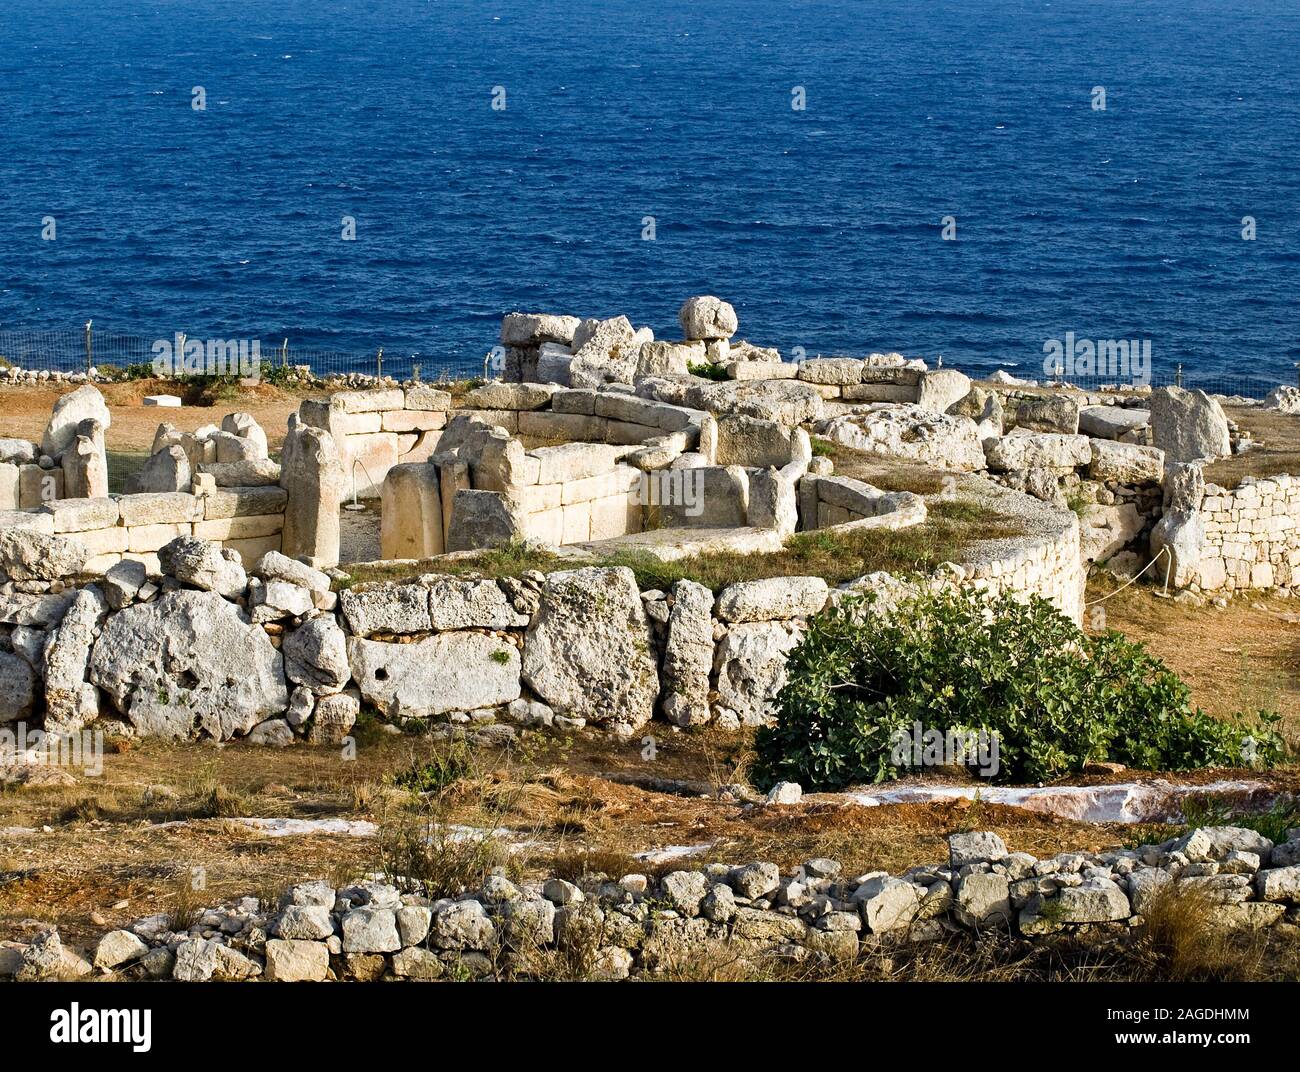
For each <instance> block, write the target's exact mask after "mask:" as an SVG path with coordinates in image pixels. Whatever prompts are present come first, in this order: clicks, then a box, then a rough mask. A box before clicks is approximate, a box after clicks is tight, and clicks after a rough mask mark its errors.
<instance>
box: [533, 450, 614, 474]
mask: <svg viewBox="0 0 1300 1072" xmlns="http://www.w3.org/2000/svg"><path fill="white" fill-rule="evenodd" d="M529 453H530V454H531V455H532V456H533V457H534V458H536V459H537V460H538V462H539V463H540V468H539V472H538V476H537V482H538V483H539V484H561V483H565V482H567V481H572V480H581V479H583V478H584V477H589V476H595V475H596V474H597V473H604V472H608V471H609V470H611V469H613V467H614V465H615V463H616V460H617V457H618V455H617V453H616V452H615V450H614V448H613V447H611V446H608V445H606V444H603V443H565V444H563V445H561V446H558V447H538V448H537V449H536V450H533V451H529Z"/></svg>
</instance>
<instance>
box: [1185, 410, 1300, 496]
mask: <svg viewBox="0 0 1300 1072" xmlns="http://www.w3.org/2000/svg"><path fill="white" fill-rule="evenodd" d="M1223 412H1224V413H1225V414H1227V417H1228V419H1229V420H1231V421H1235V422H1236V423H1237V425H1238V427H1239V428H1241V429H1242V430H1243V431H1246V432H1249V433H1250V435H1251V438H1252V439H1254V440H1255V442H1256V444H1257V445H1256V446H1254V447H1252V448H1251V449H1250V450H1248V451H1246V453H1245V454H1234V455H1232V457H1230V458H1220V459H1219V460H1218V461H1217V462H1212V463H1211V464H1209V465H1207V466H1206V467H1205V481H1206V483H1208V484H1218V485H1219V486H1220V487H1224V488H1235V487H1237V486H1238V485H1239V484H1240V483H1241V481H1242V479H1243V478H1244V477H1248V476H1253V477H1266V476H1276V475H1277V474H1279V473H1297V474H1300V414H1294V413H1279V412H1278V411H1277V410H1271V409H1263V408H1262V407H1260V406H1224V407H1223Z"/></svg>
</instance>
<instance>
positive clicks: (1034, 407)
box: [1012, 394, 1079, 435]
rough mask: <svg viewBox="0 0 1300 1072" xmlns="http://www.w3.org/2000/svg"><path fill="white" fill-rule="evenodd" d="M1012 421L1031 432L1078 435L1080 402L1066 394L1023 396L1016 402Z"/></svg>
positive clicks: (1018, 426)
mask: <svg viewBox="0 0 1300 1072" xmlns="http://www.w3.org/2000/svg"><path fill="white" fill-rule="evenodd" d="M1012 423H1013V424H1014V425H1015V426H1016V427H1017V428H1023V429H1025V430H1026V431H1030V432H1046V433H1050V434H1055V435H1076V434H1077V433H1078V431H1079V403H1078V401H1077V400H1076V399H1074V398H1071V397H1070V396H1069V395H1064V394H1050V395H1037V396H1034V397H1032V398H1022V399H1020V401H1019V402H1017V403H1016V407H1015V412H1014V416H1013V418H1012Z"/></svg>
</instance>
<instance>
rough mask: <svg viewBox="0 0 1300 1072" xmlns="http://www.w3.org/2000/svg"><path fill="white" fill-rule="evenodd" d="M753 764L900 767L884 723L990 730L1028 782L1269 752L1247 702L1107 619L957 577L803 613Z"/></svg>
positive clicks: (1226, 762)
mask: <svg viewBox="0 0 1300 1072" xmlns="http://www.w3.org/2000/svg"><path fill="white" fill-rule="evenodd" d="M788 667H789V676H788V679H787V683H786V685H785V687H784V688H783V689H782V691H781V693H780V695H779V697H778V707H779V716H778V720H777V723H776V725H775V726H772V727H769V728H765V729H763V730H760V731H759V733H758V736H757V740H756V749H757V753H758V762H757V764H756V767H755V777H756V779H757V780H758V781H759V783H760V784H764V783H765V782H772V781H776V780H779V779H783V778H784V779H791V780H794V781H799V782H801V783H802V784H803V785H804V786H805V787H808V786H812V787H815V788H820V789H832V788H838V787H842V786H845V785H851V784H854V783H863V782H881V781H885V780H887V779H890V778H894V777H898V776H899V775H900V774H901V773H904V770H902V769H900V767H899V765H898V763H897V761H896V760H897V757H896V756H895V754H894V751H895V750H894V745H895V743H896V742H897V740H898V736H897V735H898V734H900V733H905V734H909V735H910V734H911V733H912V729H913V727H914V726H915V725H918V724H919V725H920V726H921V727H922V729H923V731H930V730H938V731H940V732H942V733H947V732H948V731H954V732H958V733H980V732H983V733H985V734H989V735H996V738H997V742H998V760H999V770H998V771H997V773H996V775H995V778H996V780H998V781H1011V782H1026V781H1028V782H1033V781H1041V780H1047V779H1052V778H1056V777H1059V776H1061V775H1063V774H1066V773H1068V772H1071V771H1079V770H1081V769H1082V768H1083V766H1084V764H1086V763H1089V762H1094V761H1101V760H1109V761H1113V762H1119V763H1124V764H1126V765H1128V766H1132V767H1138V768H1142V769H1148V770H1156V769H1159V770H1189V769H1192V768H1196V767H1208V766H1241V765H1248V764H1254V765H1271V764H1273V763H1276V762H1277V761H1278V760H1279V759H1280V758H1281V757H1282V754H1283V746H1282V742H1281V738H1280V737H1279V736H1278V735H1277V733H1276V732H1275V731H1274V730H1273V728H1272V726H1273V724H1274V723H1275V722H1276V721H1277V718H1278V716H1276V715H1270V714H1267V713H1265V712H1260V714H1259V717H1258V718H1257V719H1255V720H1252V722H1251V724H1250V725H1249V726H1248V725H1247V723H1246V721H1245V720H1244V719H1237V720H1235V721H1223V720H1219V719H1215V718H1213V717H1211V716H1210V715H1207V714H1205V713H1204V712H1203V711H1201V710H1200V709H1193V708H1192V707H1191V706H1190V704H1189V701H1188V697H1189V694H1190V690H1189V689H1188V687H1187V686H1186V685H1185V684H1183V682H1182V681H1181V680H1180V679H1179V678H1178V677H1177V675H1176V674H1174V673H1173V672H1172V671H1171V670H1169V669H1168V668H1167V667H1166V666H1165V665H1164V664H1163V663H1162V662H1161V661H1160V660H1159V659H1157V658H1156V657H1155V656H1153V655H1151V654H1150V653H1149V652H1147V651H1146V649H1145V648H1144V647H1143V646H1142V645H1141V644H1137V643H1133V642H1131V641H1128V640H1125V639H1124V637H1123V636H1121V635H1120V634H1119V633H1115V632H1111V633H1107V634H1106V635H1105V636H1099V637H1089V636H1087V635H1086V634H1084V633H1083V632H1082V631H1081V630H1080V629H1079V628H1078V627H1077V626H1076V625H1075V624H1074V623H1073V622H1072V621H1070V620H1069V619H1068V618H1066V617H1065V616H1063V615H1062V614H1060V612H1058V611H1057V610H1056V609H1055V608H1054V607H1053V606H1052V605H1051V604H1050V603H1048V602H1046V601H1045V600H1042V599H1040V598H1037V597H1034V598H1033V599H1032V600H1031V601H1030V602H1029V603H1027V604H1026V603H1021V602H1019V601H1017V600H1016V599H1014V598H1012V597H1011V596H1010V595H1004V596H999V597H990V596H988V595H986V594H982V593H979V592H976V591H974V590H971V589H961V590H956V591H952V590H945V591H941V592H939V593H934V594H932V593H926V594H921V595H917V596H915V597H913V598H910V599H908V600H905V601H904V602H903V603H901V604H900V605H899V606H898V608H897V609H896V611H895V612H893V613H890V614H888V615H886V614H883V613H879V612H877V611H876V610H875V609H874V608H873V605H872V603H871V600H870V598H869V597H868V598H850V599H848V600H846V601H844V603H843V604H841V606H840V607H838V608H834V609H832V610H829V611H827V612H825V613H824V614H820V615H817V616H815V617H814V618H813V619H811V620H810V622H809V625H808V630H807V632H806V634H805V636H804V637H803V639H802V641H801V642H800V644H799V645H798V646H797V647H796V648H795V650H794V651H793V652H792V653H791V656H790V659H789V662H788Z"/></svg>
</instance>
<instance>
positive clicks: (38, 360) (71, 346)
mask: <svg viewBox="0 0 1300 1072" xmlns="http://www.w3.org/2000/svg"><path fill="white" fill-rule="evenodd" d="M184 338H185V337H184V336H180V337H179V339H180V340H183V339H184ZM177 341H178V338H177V336H175V335H166V336H159V335H155V336H146V335H130V334H125V333H123V332H114V331H101V330H100V329H98V328H95V327H93V325H92V326H88V327H87V328H56V329H53V330H32V331H28V330H22V329H0V359H3V361H5V362H8V363H9V364H10V365H14V366H17V367H19V368H23V369H30V370H35V371H40V370H48V371H51V372H85V371H86V369H87V368H89V367H92V366H93V367H95V368H98V369H100V370H101V371H104V370H107V369H110V368H111V369H115V370H121V371H127V370H131V369H132V366H135V367H136V370H137V371H139V372H140V373H144V372H145V369H144V368H143V366H150V367H152V366H153V362H154V358H155V357H156V356H157V351H156V349H155V348H156V347H157V346H158V344H159V343H167V344H169V345H171V346H172V347H175V345H176V343H177ZM207 341H209V342H211V341H212V340H207ZM218 341H220V340H218ZM239 341H240V342H241V343H242V342H249V343H251V344H252V347H253V350H254V353H256V355H257V363H260V364H261V365H263V366H264V367H269V368H270V369H276V368H285V369H288V368H294V367H304V366H305V367H308V368H310V369H311V372H312V373H313V375H316V376H319V377H321V378H323V379H328V378H330V377H335V376H348V375H354V374H363V375H369V376H385V375H386V376H392V377H394V378H396V379H408V378H412V377H418V378H419V379H423V380H460V379H469V378H473V377H484V378H487V377H489V376H492V375H494V370H495V369H497V368H499V363H500V348H499V347H493V348H491V349H487V348H485V352H484V354H483V355H482V356H481V357H443V358H439V357H430V356H428V355H421V354H418V353H415V354H412V353H410V352H409V351H396V350H389V351H386V350H384V349H380V348H377V349H375V350H372V351H367V352H361V351H356V350H337V349H319V348H313V347H305V346H298V345H295V344H294V343H292V342H291V341H290V340H288V339H277V340H273V341H272V340H262V339H254V340H239ZM3 367H4V366H3V364H0V368H3ZM966 371H968V372H970V374H971V375H972V376H975V377H983V376H986V375H988V372H979V371H975V370H973V369H972V370H966ZM989 371H992V370H989ZM1039 382H1040V383H1041V382H1066V383H1070V384H1072V385H1074V386H1076V387H1079V388H1082V389H1083V390H1089V391H1100V390H1105V389H1107V388H1112V389H1113V388H1115V387H1123V386H1125V381H1123V380H1116V378H1115V377H1114V376H1110V377H1107V376H1105V375H1097V376H1068V377H1064V378H1063V380H1062V381H1042V380H1040V381H1039ZM1143 382H1144V383H1149V384H1150V386H1152V387H1167V386H1180V387H1187V388H1200V389H1201V390H1202V391H1205V392H1206V393H1207V394H1218V395H1228V396H1240V397H1245V398H1263V397H1264V396H1265V395H1267V394H1268V393H1269V391H1271V390H1273V388H1274V387H1276V386H1278V380H1277V379H1269V378H1268V377H1266V376H1259V375H1253V376H1252V375H1225V374H1222V373H1212V374H1201V373H1198V372H1195V371H1192V370H1185V369H1184V368H1183V367H1182V366H1181V365H1178V366H1174V367H1173V368H1170V369H1166V370H1160V371H1157V370H1154V369H1153V370H1152V372H1151V375H1150V376H1149V377H1147V378H1144V381H1143ZM1297 382H1300V381H1297Z"/></svg>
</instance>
